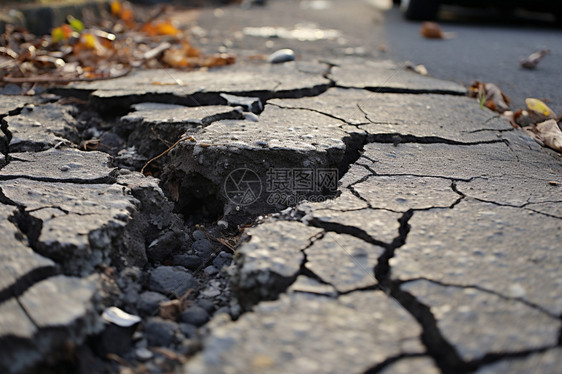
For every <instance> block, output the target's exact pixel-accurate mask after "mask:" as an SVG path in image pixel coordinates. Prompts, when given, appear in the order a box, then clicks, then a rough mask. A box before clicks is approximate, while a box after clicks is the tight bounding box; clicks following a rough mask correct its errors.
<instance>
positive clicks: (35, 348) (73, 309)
mask: <svg viewBox="0 0 562 374" xmlns="http://www.w3.org/2000/svg"><path fill="white" fill-rule="evenodd" d="M96 294H97V292H96V287H95V286H94V284H92V283H91V282H89V281H86V280H83V279H78V278H69V277H64V276H57V277H54V278H50V279H47V280H44V281H42V282H39V283H37V284H35V285H34V286H32V287H31V288H29V289H28V290H27V291H26V292H25V293H24V294H23V295H22V296H20V297H19V302H16V301H15V300H14V299H11V300H9V301H7V302H5V303H2V304H0V309H1V310H2V311H1V313H0V316H1V317H0V346H1V349H0V368H1V369H2V372H6V373H18V372H25V371H26V370H29V369H30V368H32V367H33V366H34V365H36V364H37V363H39V362H40V361H42V360H46V359H49V360H58V359H69V357H70V355H71V352H69V349H72V348H73V347H76V346H79V345H80V344H81V343H82V342H83V341H84V339H85V338H86V337H87V336H88V335H90V334H94V333H96V332H99V331H100V330H101V328H102V324H101V322H100V319H99V316H98V313H97V309H96V308H97V307H96V302H95V300H96ZM22 308H23V309H22Z"/></svg>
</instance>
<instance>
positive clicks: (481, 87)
mask: <svg viewBox="0 0 562 374" xmlns="http://www.w3.org/2000/svg"><path fill="white" fill-rule="evenodd" d="M469 95H470V96H471V97H476V98H478V100H480V102H481V104H482V105H483V106H485V107H487V108H488V109H491V110H493V111H495V112H498V113H503V112H505V111H506V110H509V103H510V101H511V100H510V99H509V97H507V96H506V95H505V94H504V93H503V92H502V91H501V90H500V88H499V87H498V86H496V85H495V84H493V83H482V82H478V81H477V82H474V83H473V84H472V85H471V86H470V89H469Z"/></svg>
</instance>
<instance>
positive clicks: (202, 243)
mask: <svg viewBox="0 0 562 374" xmlns="http://www.w3.org/2000/svg"><path fill="white" fill-rule="evenodd" d="M191 248H192V249H193V250H194V251H195V253H197V255H198V256H199V257H201V258H203V259H206V258H208V257H209V256H211V253H212V252H213V246H212V245H211V242H210V241H209V240H208V239H206V238H205V239H199V240H196V241H194V242H193V245H192V246H191Z"/></svg>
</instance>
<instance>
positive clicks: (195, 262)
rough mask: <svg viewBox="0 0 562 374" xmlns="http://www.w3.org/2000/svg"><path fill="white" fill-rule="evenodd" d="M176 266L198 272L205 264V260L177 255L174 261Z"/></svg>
mask: <svg viewBox="0 0 562 374" xmlns="http://www.w3.org/2000/svg"><path fill="white" fill-rule="evenodd" d="M172 264H173V265H174V266H183V267H185V268H187V269H189V270H197V269H199V267H200V266H201V265H202V264H203V260H202V259H201V258H200V257H199V256H195V255H176V256H174V257H173V259H172Z"/></svg>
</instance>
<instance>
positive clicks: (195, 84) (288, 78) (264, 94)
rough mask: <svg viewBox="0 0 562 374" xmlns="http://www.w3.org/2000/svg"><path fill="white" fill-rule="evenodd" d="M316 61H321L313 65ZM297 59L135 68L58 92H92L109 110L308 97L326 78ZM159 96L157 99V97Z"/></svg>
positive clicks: (323, 87)
mask: <svg viewBox="0 0 562 374" xmlns="http://www.w3.org/2000/svg"><path fill="white" fill-rule="evenodd" d="M317 65H320V64H317ZM298 66H299V65H298V64H297V63H287V64H277V65H274V66H270V65H269V64H268V65H264V64H260V65H240V66H237V65H233V66H226V67H223V68H221V69H212V70H209V71H191V72H186V71H179V70H174V69H168V70H165V69H154V70H138V71H134V72H131V74H128V75H127V76H125V77H122V78H118V79H112V80H111V81H109V80H107V81H97V82H88V83H75V84H70V85H67V86H64V87H59V88H58V91H59V92H69V91H70V92H75V91H86V92H92V91H94V92H93V93H92V99H93V102H94V104H96V105H98V106H100V107H103V109H105V110H109V109H110V108H112V107H115V106H121V107H123V106H124V105H130V104H133V103H139V102H143V101H144V102H146V101H159V102H168V103H170V102H172V103H177V104H187V105H190V106H194V104H195V105H200V104H219V103H222V102H224V100H223V99H222V98H221V97H220V94H223V93H227V94H233V95H238V96H253V97H259V98H260V99H262V100H267V99H269V98H272V97H292V96H310V95H316V94H319V93H321V92H323V91H325V90H326V89H327V88H328V86H329V84H330V81H329V80H328V79H327V78H324V77H322V76H321V75H320V74H318V75H312V74H306V73H302V72H300V71H299V69H298ZM157 99H159V100H157Z"/></svg>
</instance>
